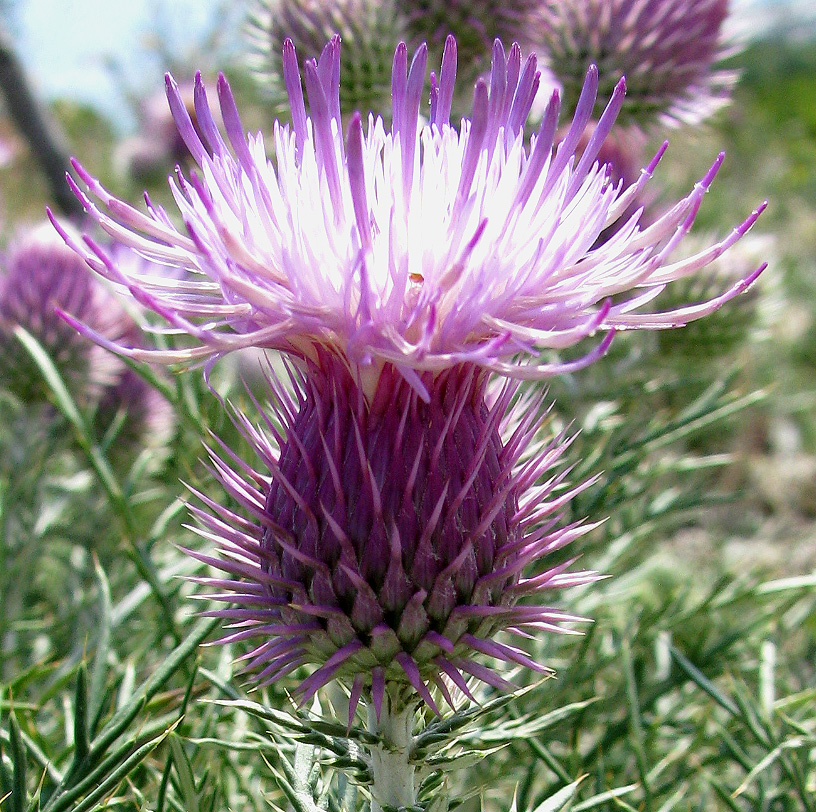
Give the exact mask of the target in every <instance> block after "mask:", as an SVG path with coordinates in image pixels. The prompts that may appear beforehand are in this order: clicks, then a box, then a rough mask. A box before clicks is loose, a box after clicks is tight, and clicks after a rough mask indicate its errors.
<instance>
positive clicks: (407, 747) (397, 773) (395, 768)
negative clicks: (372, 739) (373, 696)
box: [368, 693, 416, 812]
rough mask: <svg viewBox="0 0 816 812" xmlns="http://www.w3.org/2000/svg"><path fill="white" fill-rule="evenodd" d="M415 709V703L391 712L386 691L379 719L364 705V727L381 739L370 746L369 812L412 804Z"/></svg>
mask: <svg viewBox="0 0 816 812" xmlns="http://www.w3.org/2000/svg"><path fill="white" fill-rule="evenodd" d="M415 712H416V705H415V703H409V704H408V705H406V706H404V707H402V708H400V709H399V710H396V711H395V710H394V707H393V706H392V701H391V698H390V697H389V696H388V694H387V693H386V695H385V697H384V699H383V704H382V711H381V713H380V718H379V720H377V716H376V713H375V711H374V708H373V706H372V705H369V707H368V729H369V730H370V731H371V732H372V733H376V734H377V735H379V737H380V739H381V743H380V744H378V745H376V746H374V747H371V749H370V755H371V773H372V777H373V781H372V784H371V812H382V811H383V808H384V807H393V808H396V807H401V806H402V807H412V806H416V776H415V767H414V765H413V764H412V763H411V762H410V755H411V745H412V743H413V736H412V731H413V726H414V715H415Z"/></svg>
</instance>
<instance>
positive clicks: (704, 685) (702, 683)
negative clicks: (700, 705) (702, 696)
mask: <svg viewBox="0 0 816 812" xmlns="http://www.w3.org/2000/svg"><path fill="white" fill-rule="evenodd" d="M670 651H671V655H672V659H674V661H675V662H676V663H677V665H679V666H680V669H681V670H682V671H683V673H684V674H685V675H686V676H687V677H688V678H689V679H690V680H691V681H692V682H693V683H694V684H695V685H697V687H699V688H701V689H702V690H703V691H705V693H707V694H708V695H709V696H710V697H711V698H712V699H713V700H714V701H715V702H716V703H717V704H718V705H719V706H720V707H722V708H725V710H727V711H728V712H729V713H730V714H731V715H732V716H735V717H736V716H739V710H738V709H737V707H736V705H735V704H734V703H733V702H732V701H731V700H730V699H729V698H728V697H727V696H725V694H723V693H722V691H720V690H719V688H717V686H716V685H714V683H713V682H711V680H710V679H708V677H706V675H705V674H703V672H702V671H700V669H699V668H697V666H695V665H694V663H692V662H691V660H689V659H688V657H686V656H685V655H684V654H683V653H682V652H681V651H679V650H678V649H677V648H676V647H675V646H670Z"/></svg>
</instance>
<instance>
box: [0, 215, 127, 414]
mask: <svg viewBox="0 0 816 812" xmlns="http://www.w3.org/2000/svg"><path fill="white" fill-rule="evenodd" d="M2 265H3V273H2V275H0V344H2V348H0V380H2V383H3V386H4V388H6V389H7V390H9V391H11V392H13V393H15V394H16V395H17V396H18V397H20V398H21V399H22V400H24V401H27V402H34V401H44V400H46V399H47V398H46V392H45V389H44V383H43V378H42V374H41V373H40V372H39V371H38V370H37V368H36V366H35V364H34V363H33V362H31V361H29V360H28V356H27V354H26V353H25V352H24V351H23V350H22V347H21V346H20V345H19V344H18V343H17V341H16V338H15V330H16V329H17V328H18V327H21V328H23V329H25V330H26V331H27V332H29V333H30V334H31V335H33V336H34V338H35V339H37V341H38V342H39V343H40V344H41V345H42V347H43V349H44V350H45V351H46V352H47V353H48V355H49V357H50V359H51V361H52V362H53V363H54V365H55V366H56V368H57V370H58V371H59V372H60V373H61V374H62V375H63V377H64V378H65V379H66V383H67V384H68V386H69V389H70V390H71V392H72V394H73V395H74V397H76V398H77V400H78V401H79V402H80V403H83V404H92V403H94V402H95V401H96V400H97V399H98V398H99V396H100V394H101V392H102V390H103V388H104V387H105V386H107V385H109V384H111V383H112V382H113V381H114V380H115V377H116V374H117V371H118V370H119V369H120V368H121V367H122V364H121V362H120V361H118V360H117V359H116V357H115V356H112V355H111V354H110V353H107V352H104V351H102V352H100V348H99V347H95V346H93V345H89V344H88V343H87V341H85V340H84V339H82V337H81V336H79V335H78V334H77V332H76V330H74V329H73V328H71V327H70V326H69V325H67V324H66V323H65V321H64V320H63V319H61V318H60V317H59V316H58V315H57V313H56V310H55V309H56V308H62V309H64V310H67V311H69V312H71V313H73V314H74V315H75V316H76V317H77V318H79V319H82V321H83V322H85V323H87V324H88V325H89V326H91V327H92V328H93V329H94V330H95V331H97V332H98V333H99V334H100V335H103V336H105V337H106V339H108V340H116V339H119V338H120V337H121V329H120V328H121V324H122V321H121V317H122V316H124V312H123V311H122V310H121V308H118V309H117V308H116V307H113V308H111V307H110V304H111V302H110V300H111V298H112V297H111V295H110V294H109V293H108V292H107V291H105V290H104V288H103V287H102V286H101V285H99V284H98V282H97V281H96V280H95V279H94V277H93V274H92V273H90V272H89V270H88V267H87V265H86V264H85V263H84V262H83V261H82V258H81V257H79V256H77V254H76V253H75V252H74V251H72V250H71V249H70V248H68V247H67V246H66V245H65V244H64V242H63V241H62V240H60V239H59V237H58V236H57V235H56V234H55V233H54V231H53V230H52V229H51V228H48V227H47V226H43V227H39V228H34V229H30V230H28V231H26V232H24V233H23V234H21V235H19V236H18V237H17V239H16V240H15V241H14V243H13V244H12V246H11V248H10V249H9V251H8V253H7V254H6V256H5V257H4V258H3V261H2Z"/></svg>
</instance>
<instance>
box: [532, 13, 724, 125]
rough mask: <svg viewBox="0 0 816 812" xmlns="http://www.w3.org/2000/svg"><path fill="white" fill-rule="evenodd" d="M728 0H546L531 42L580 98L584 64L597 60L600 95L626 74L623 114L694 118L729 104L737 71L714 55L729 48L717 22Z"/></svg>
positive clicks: (646, 121) (570, 95) (646, 120)
mask: <svg viewBox="0 0 816 812" xmlns="http://www.w3.org/2000/svg"><path fill="white" fill-rule="evenodd" d="M727 15H728V0H547V2H543V3H540V4H539V7H538V21H537V22H536V23H534V24H533V25H532V27H533V30H534V31H536V33H537V35H534V37H533V40H534V44H535V45H534V47H537V48H539V53H540V54H541V55H542V56H543V55H544V54H547V55H548V63H549V65H550V67H551V68H552V69H553V71H554V72H555V73H556V74H557V76H558V78H559V79H560V80H561V82H562V83H563V86H564V93H565V99H566V102H567V104H568V105H572V104H575V103H577V99H578V96H579V94H580V92H581V87H582V83H583V75H584V71H585V70H586V66H587V65H588V64H590V63H594V64H596V65H597V66H598V70H599V72H600V75H601V76H602V77H603V84H602V86H601V88H600V94H599V96H600V100H601V101H604V102H605V101H606V100H607V99H609V98H610V97H611V96H612V93H613V92H614V84H615V82H616V81H617V80H618V79H619V78H620V77H621V76H625V77H626V86H627V100H626V102H625V104H624V106H623V109H622V111H621V120H625V121H626V122H627V123H638V124H641V125H651V124H652V123H654V122H655V121H657V120H658V119H659V120H660V121H661V122H662V123H664V124H666V123H668V124H676V123H683V124H695V123H698V122H700V121H702V120H703V119H705V118H708V117H709V116H710V115H711V114H712V113H714V112H715V111H716V110H717V109H719V108H720V107H721V106H722V105H724V104H726V103H727V101H728V99H729V96H730V93H731V89H732V87H733V85H734V82H735V80H736V73H735V72H734V71H729V70H724V69H717V68H715V67H714V63H716V62H717V61H718V60H720V59H722V58H723V57H724V56H725V55H726V48H725V46H724V44H723V38H722V25H723V21H724V20H725V18H726V16H727Z"/></svg>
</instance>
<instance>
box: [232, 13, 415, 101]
mask: <svg viewBox="0 0 816 812" xmlns="http://www.w3.org/2000/svg"><path fill="white" fill-rule="evenodd" d="M403 29H404V24H403V23H402V21H401V19H400V17H399V15H398V11H397V8H396V7H395V4H394V3H393V2H392V0H339V2H335V0H260V1H259V2H257V3H256V4H255V8H254V9H253V11H252V13H251V14H250V18H249V22H248V24H247V35H248V38H249V40H250V45H251V53H250V57H249V60H250V65H251V67H252V68H253V69H254V72H255V75H256V76H257V78H258V80H259V82H260V84H261V87H262V88H263V89H264V91H265V92H266V93H268V94H269V95H271V96H272V98H273V100H274V101H275V103H276V108H277V111H278V112H283V113H285V112H287V111H288V104H287V92H286V86H285V83H284V81H283V63H282V60H281V52H282V51H283V43H284V40H285V39H287V38H290V39H291V40H292V42H294V44H295V46H296V47H297V49H298V52H299V53H300V55H301V57H302V58H304V59H316V58H317V57H319V56H320V54H321V52H322V51H323V48H324V46H325V45H326V43H327V42H328V41H329V40H330V39H331V38H332V37H333V36H334V35H335V34H339V35H340V37H341V39H342V40H343V43H344V47H343V53H342V61H341V68H340V70H341V75H342V77H343V80H342V82H341V83H340V110H341V112H342V113H343V114H349V113H351V112H353V111H354V110H382V109H386V108H387V107H388V106H389V105H390V98H391V60H392V58H393V55H394V46H395V45H396V44H397V42H398V41H399V40H400V39H402V38H403V37H404V33H403Z"/></svg>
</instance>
